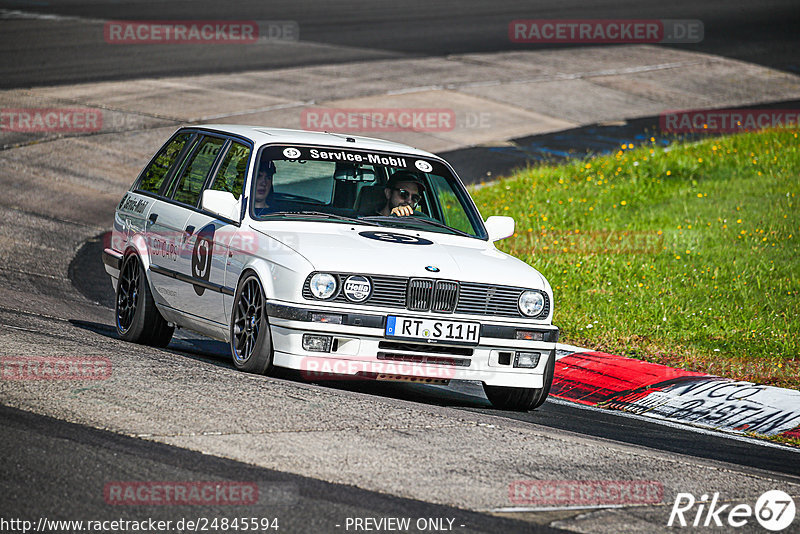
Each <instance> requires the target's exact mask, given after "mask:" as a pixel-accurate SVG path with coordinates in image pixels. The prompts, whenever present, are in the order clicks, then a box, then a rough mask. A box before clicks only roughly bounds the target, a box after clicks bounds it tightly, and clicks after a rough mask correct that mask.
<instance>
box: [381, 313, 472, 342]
mask: <svg viewBox="0 0 800 534" xmlns="http://www.w3.org/2000/svg"><path fill="white" fill-rule="evenodd" d="M386 337H394V338H402V339H414V340H421V341H430V342H436V341H441V342H455V343H469V344H476V343H478V341H479V340H480V337H481V324H480V323H470V322H465V321H439V320H436V319H419V318H416V317H398V316H396V315H390V316H389V317H387V318H386Z"/></svg>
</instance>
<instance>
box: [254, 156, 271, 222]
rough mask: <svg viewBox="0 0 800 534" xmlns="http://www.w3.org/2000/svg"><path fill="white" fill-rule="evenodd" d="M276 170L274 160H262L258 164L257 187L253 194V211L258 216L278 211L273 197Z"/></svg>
mask: <svg viewBox="0 0 800 534" xmlns="http://www.w3.org/2000/svg"><path fill="white" fill-rule="evenodd" d="M275 170H276V169H275V164H274V163H273V162H272V160H269V159H262V160H261V162H260V163H259V164H258V173H257V174H256V187H255V192H254V193H253V211H255V214H256V215H263V214H264V213H268V212H270V211H275V209H276V206H275V199H274V198H273V195H272V193H273V189H272V177H273V176H274V175H275Z"/></svg>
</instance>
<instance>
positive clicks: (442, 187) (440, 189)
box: [427, 174, 476, 235]
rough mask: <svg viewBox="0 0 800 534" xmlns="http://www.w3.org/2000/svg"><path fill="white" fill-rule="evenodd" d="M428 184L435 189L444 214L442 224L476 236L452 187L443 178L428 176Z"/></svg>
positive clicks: (433, 175)
mask: <svg viewBox="0 0 800 534" xmlns="http://www.w3.org/2000/svg"><path fill="white" fill-rule="evenodd" d="M427 176H428V182H429V183H430V184H431V186H432V187H433V190H434V192H435V195H436V198H437V199H438V204H439V208H440V209H441V212H442V218H443V219H444V220H443V221H442V222H443V223H445V224H446V225H447V226H450V227H452V228H455V229H456V230H461V231H462V232H467V233H468V234H472V235H475V234H476V230H475V228H473V226H472V223H470V222H469V218H468V217H467V214H466V212H465V211H464V207H463V206H462V203H461V201H460V200H459V198H458V194H457V193H456V191H455V190H454V189H453V187H452V185H451V184H450V183H449V182H448V181H447V180H446V179H445V178H443V177H442V176H437V175H435V174H428V175H427Z"/></svg>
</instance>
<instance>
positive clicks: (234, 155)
mask: <svg viewBox="0 0 800 534" xmlns="http://www.w3.org/2000/svg"><path fill="white" fill-rule="evenodd" d="M249 161H250V147H248V146H245V145H243V144H241V143H237V142H233V143H231V147H230V149H228V153H227V154H225V157H224V158H223V160H222V165H220V167H219V173H217V177H216V179H215V180H214V183H213V184H212V185H211V187H210V189H213V190H215V191H228V192H229V193H233V196H235V197H236V198H237V199H238V198H239V197H240V196H241V194H242V189H243V188H244V178H245V176H246V175H247V163H248V162H249Z"/></svg>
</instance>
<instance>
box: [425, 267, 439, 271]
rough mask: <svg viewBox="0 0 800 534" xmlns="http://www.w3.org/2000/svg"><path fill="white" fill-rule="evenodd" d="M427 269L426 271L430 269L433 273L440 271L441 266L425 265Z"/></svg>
mask: <svg viewBox="0 0 800 534" xmlns="http://www.w3.org/2000/svg"><path fill="white" fill-rule="evenodd" d="M425 270H426V271H430V272H432V273H438V272H439V268H438V267H434V266H433V265H428V266H427V267H425Z"/></svg>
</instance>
